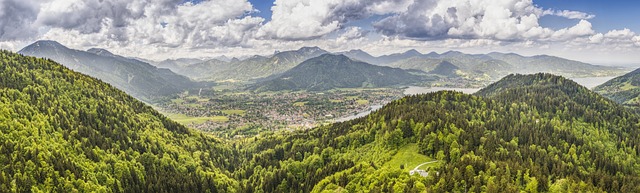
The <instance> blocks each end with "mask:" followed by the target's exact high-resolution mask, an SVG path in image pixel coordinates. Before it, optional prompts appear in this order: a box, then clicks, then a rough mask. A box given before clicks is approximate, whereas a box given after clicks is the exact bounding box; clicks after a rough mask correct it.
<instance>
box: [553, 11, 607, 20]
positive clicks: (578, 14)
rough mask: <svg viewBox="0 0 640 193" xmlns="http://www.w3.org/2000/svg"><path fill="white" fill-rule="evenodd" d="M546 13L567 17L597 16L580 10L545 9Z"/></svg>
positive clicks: (591, 17)
mask: <svg viewBox="0 0 640 193" xmlns="http://www.w3.org/2000/svg"><path fill="white" fill-rule="evenodd" d="M545 14H548V15H555V16H559V17H564V18H567V19H593V18H594V17H596V16H595V15H593V14H587V13H584V12H580V11H570V10H562V11H552V10H549V11H545Z"/></svg>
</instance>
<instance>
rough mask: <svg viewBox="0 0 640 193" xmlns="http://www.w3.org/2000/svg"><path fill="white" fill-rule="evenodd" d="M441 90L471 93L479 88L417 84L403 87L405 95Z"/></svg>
mask: <svg viewBox="0 0 640 193" xmlns="http://www.w3.org/2000/svg"><path fill="white" fill-rule="evenodd" d="M443 90H453V91H459V92H463V93H465V94H473V93H475V92H476V91H478V90H480V88H450V87H419V86H410V87H408V88H406V89H404V94H405V95H414V94H426V93H432V92H438V91H443Z"/></svg>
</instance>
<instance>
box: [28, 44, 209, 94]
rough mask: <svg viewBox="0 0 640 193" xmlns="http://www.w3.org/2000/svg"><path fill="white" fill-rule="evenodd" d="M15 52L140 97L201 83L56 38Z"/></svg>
mask: <svg viewBox="0 0 640 193" xmlns="http://www.w3.org/2000/svg"><path fill="white" fill-rule="evenodd" d="M18 53H20V54H24V55H28V56H35V57H43V58H48V59H51V60H54V61H56V62H58V63H60V64H63V65H65V66H66V67H68V68H70V69H72V70H75V71H78V72H81V73H83V74H87V75H89V76H92V77H95V78H98V79H101V80H103V81H105V82H107V83H109V84H112V85H113V86H115V87H116V88H118V89H121V90H123V91H125V92H126V93H128V94H130V95H132V96H134V97H136V98H138V99H141V100H153V99H154V98H157V97H163V96H168V95H172V94H176V93H179V92H181V91H184V90H186V89H190V88H194V87H198V86H201V83H195V82H193V81H191V80H189V78H187V77H185V76H182V75H179V74H176V73H174V72H172V71H171V70H168V69H163V68H157V67H155V66H152V65H150V64H148V63H145V62H141V61H139V60H136V59H131V58H126V57H122V56H118V55H114V54H112V53H111V52H109V51H107V50H104V49H96V48H94V49H89V50H87V51H81V50H74V49H69V48H67V47H65V46H64V45H62V44H60V43H58V42H55V41H37V42H35V43H33V44H31V45H29V46H27V47H25V48H23V49H22V50H20V51H19V52H18Z"/></svg>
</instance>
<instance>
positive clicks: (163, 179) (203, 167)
mask: <svg viewBox="0 0 640 193" xmlns="http://www.w3.org/2000/svg"><path fill="white" fill-rule="evenodd" d="M0 58H1V59H0V77H1V78H0V165H2V166H3V167H0V190H2V191H13V192H30V191H34V192H38V191H45V192H75V191H79V192H93V191H97V192H207V191H210V192H223V191H235V190H238V188H239V184H238V183H237V181H236V180H234V179H232V178H230V177H228V176H227V175H229V172H228V171H232V169H230V168H233V167H234V166H232V165H231V164H230V163H232V162H234V163H237V162H238V161H237V160H235V159H236V158H237V155H236V154H235V153H234V151H232V150H230V148H228V147H226V146H225V145H223V144H221V143H220V142H219V141H218V140H216V139H213V138H211V137H208V136H206V135H203V134H201V133H197V132H192V131H191V130H189V129H187V128H185V127H184V126H181V125H179V124H177V123H175V122H174V121H171V120H169V119H167V118H166V117H164V116H162V115H161V114H160V113H158V112H157V111H155V110H153V109H152V108H151V107H149V106H147V105H145V104H144V103H142V102H139V101H138V100H136V99H134V98H132V97H130V96H128V95H126V94H125V93H124V92H122V91H119V90H117V89H116V88H114V87H112V86H110V85H109V84H106V83H104V82H102V81H100V80H97V79H95V78H91V77H89V76H86V75H83V74H80V73H77V72H74V71H72V70H69V69H67V68H66V67H63V66H62V65H59V64H57V63H55V62H53V61H51V60H45V59H39V58H34V57H26V56H22V55H19V54H14V53H10V52H7V51H0Z"/></svg>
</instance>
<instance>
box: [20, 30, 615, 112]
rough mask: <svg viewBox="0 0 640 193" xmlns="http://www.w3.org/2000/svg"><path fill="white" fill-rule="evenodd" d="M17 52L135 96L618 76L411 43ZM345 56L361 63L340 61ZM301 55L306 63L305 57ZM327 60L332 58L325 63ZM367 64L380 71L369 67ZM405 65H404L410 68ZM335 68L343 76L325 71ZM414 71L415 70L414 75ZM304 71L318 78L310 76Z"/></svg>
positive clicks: (544, 60) (51, 46)
mask: <svg viewBox="0 0 640 193" xmlns="http://www.w3.org/2000/svg"><path fill="white" fill-rule="evenodd" d="M19 53H22V54H25V55H30V56H37V57H46V58H50V59H52V60H55V61H57V62H60V63H61V64H64V65H66V66H68V67H69V68H71V69H74V70H77V71H79V72H81V73H85V74H88V75H90V76H93V77H96V78H99V79H102V80H104V81H105V82H108V83H110V84H113V85H114V86H116V87H117V88H120V89H122V90H124V91H125V92H127V93H130V94H131V95H133V96H135V97H137V98H139V99H142V100H150V99H152V98H157V97H162V96H167V95H172V94H176V93H179V92H181V91H184V90H188V89H191V88H198V87H201V86H204V85H203V83H195V82H193V80H201V81H202V80H206V81H218V82H239V83H241V84H247V83H250V84H251V83H255V85H254V86H251V87H252V88H260V89H257V90H329V89H334V88H354V87H386V86H402V85H404V86H406V85H427V86H429V85H430V84H431V82H433V81H437V80H443V81H444V82H449V81H455V82H459V83H460V84H463V85H464V84H466V85H483V84H488V83H491V82H492V81H495V80H497V79H499V78H501V77H504V76H506V75H508V74H511V73H535V72H548V73H553V74H558V75H564V76H569V77H583V76H610V75H617V74H621V73H622V72H623V71H624V70H623V69H621V68H617V67H607V66H597V65H590V64H586V63H582V62H578V61H572V60H567V59H562V58H558V57H553V56H546V55H541V56H533V57H525V56H521V55H517V54H503V53H495V52H494V53H489V54H464V53H461V52H456V51H449V52H445V53H442V54H438V53H435V52H431V53H428V54H422V53H420V52H418V51H416V50H409V51H406V52H403V53H398V54H391V55H383V56H378V57H375V56H372V55H370V54H368V53H366V52H364V51H362V50H352V51H348V52H343V53H342V55H344V56H346V57H349V58H346V57H342V58H340V59H336V57H321V58H318V57H320V56H321V55H323V54H327V53H330V52H328V51H326V50H323V49H321V48H318V47H303V48H300V49H298V50H292V51H283V52H276V53H274V54H273V55H270V56H257V55H256V56H252V57H248V58H245V59H243V60H240V59H237V58H233V59H228V58H226V57H220V58H219V59H210V60H207V61H204V60H201V59H176V60H165V61H161V62H152V63H153V64H154V65H155V66H153V65H150V64H149V63H146V62H142V61H141V59H132V58H127V57H123V56H118V55H114V54H112V53H111V52H109V51H108V50H104V49H96V48H94V49H89V50H87V51H80V50H73V49H69V48H67V47H65V46H63V45H61V44H59V43H57V42H54V41H38V42H35V43H34V44H32V45H29V46H27V47H25V48H24V49H22V50H21V51H20V52H19ZM345 59H349V60H356V61H362V62H353V61H348V62H344V60H345ZM308 60H309V61H310V62H309V63H305V61H308ZM311 60H313V61H311ZM321 60H327V61H321ZM332 62H335V63H333V64H330V63H332ZM310 63H314V64H324V65H327V66H325V67H326V68H319V66H313V65H309V64H310ZM338 63H348V64H352V65H355V64H357V66H358V67H355V68H348V69H347V68H345V69H340V70H338V68H334V67H337V66H332V67H330V65H335V64H338ZM367 63H369V64H375V65H369V64H367ZM303 64H304V65H303ZM365 64H366V65H365ZM338 66H339V65H338ZM344 66H349V65H344ZM344 66H342V67H344ZM380 66H388V67H393V68H400V69H404V70H406V72H402V73H401V72H400V71H398V70H399V69H393V70H391V68H379V67H380ZM357 68H364V69H357ZM373 71H377V72H379V73H369V72H373ZM383 71H384V72H387V73H383ZM174 72H175V73H174ZM407 72H411V75H409V73H407ZM340 73H342V74H344V76H334V77H332V76H330V75H332V74H340ZM350 73H352V74H350ZM379 74H384V75H383V76H379ZM185 76H186V77H185ZM417 76H422V77H421V78H416V77H417ZM187 77H188V78H187ZM276 77H279V78H276ZM308 77H315V78H318V79H314V80H310V79H308ZM391 77H393V78H391ZM401 77H402V78H401ZM286 78H289V79H286ZM189 79H191V80H189ZM263 81H267V82H263Z"/></svg>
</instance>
